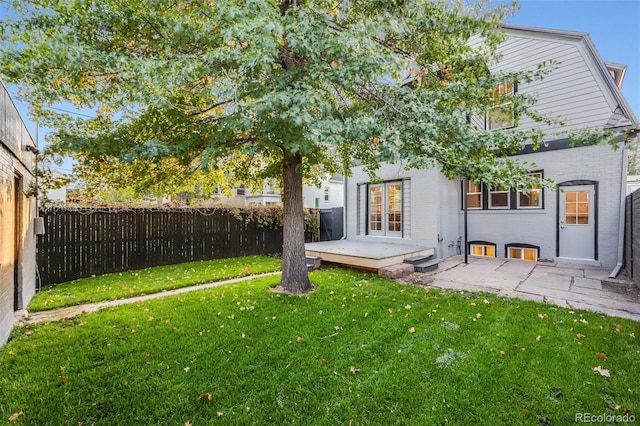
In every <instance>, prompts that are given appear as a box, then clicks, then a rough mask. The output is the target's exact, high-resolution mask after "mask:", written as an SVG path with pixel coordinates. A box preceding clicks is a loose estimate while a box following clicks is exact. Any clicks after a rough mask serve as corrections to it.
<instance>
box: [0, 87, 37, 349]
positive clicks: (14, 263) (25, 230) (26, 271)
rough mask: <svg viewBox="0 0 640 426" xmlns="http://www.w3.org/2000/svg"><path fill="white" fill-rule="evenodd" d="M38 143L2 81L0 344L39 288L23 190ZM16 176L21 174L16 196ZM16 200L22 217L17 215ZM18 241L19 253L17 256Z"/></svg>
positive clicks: (31, 201) (31, 211) (30, 212)
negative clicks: (17, 315) (15, 302)
mask: <svg viewBox="0 0 640 426" xmlns="http://www.w3.org/2000/svg"><path fill="white" fill-rule="evenodd" d="M28 145H31V146H35V145H34V143H33V140H32V138H31V136H30V135H29V132H28V131H27V129H26V127H25V126H24V123H23V121H22V119H21V118H20V115H19V114H18V112H17V110H16V109H15V107H14V105H13V102H12V101H11V99H10V98H9V95H8V93H7V91H6V88H5V87H4V85H3V84H2V83H1V82H0V345H3V344H4V343H5V342H6V341H7V339H8V337H9V333H10V332H11V328H12V327H13V324H14V311H15V310H18V309H24V308H25V307H26V306H27V304H28V303H29V301H30V300H31V298H32V297H33V295H34V294H35V289H36V276H35V271H36V237H35V234H34V229H33V226H34V225H33V222H34V221H33V218H34V217H35V216H36V214H37V206H36V200H35V198H33V197H31V198H29V197H27V196H26V195H25V194H24V191H25V190H27V189H28V188H29V187H30V185H32V184H33V183H34V180H35V177H34V174H33V170H34V168H35V158H34V157H35V155H34V154H33V153H31V152H28V151H26V149H25V148H26V146H28ZM16 176H20V177H21V186H22V188H18V193H19V195H18V196H17V197H16V186H15V184H16V181H15V178H16ZM16 201H17V202H18V206H17V207H18V209H19V211H20V215H19V216H20V218H19V219H20V220H19V223H16V222H17V221H18V218H17V217H16V214H15V212H16ZM16 242H17V245H18V257H17V258H16ZM15 271H17V278H18V283H17V293H18V304H17V306H16V305H15V304H14V293H15V290H16V287H15V285H14V272H15Z"/></svg>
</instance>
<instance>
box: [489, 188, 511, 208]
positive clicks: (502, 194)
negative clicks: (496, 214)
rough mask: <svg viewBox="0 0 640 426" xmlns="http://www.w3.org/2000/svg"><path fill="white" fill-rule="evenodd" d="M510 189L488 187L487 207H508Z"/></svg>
mask: <svg viewBox="0 0 640 426" xmlns="http://www.w3.org/2000/svg"><path fill="white" fill-rule="evenodd" d="M510 194H511V191H509V190H508V189H507V190H506V191H504V190H502V189H499V188H491V189H489V208H490V209H508V208H509V199H510V198H511V197H510Z"/></svg>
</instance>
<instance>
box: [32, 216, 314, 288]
mask: <svg viewBox="0 0 640 426" xmlns="http://www.w3.org/2000/svg"><path fill="white" fill-rule="evenodd" d="M235 211H237V209H235ZM40 216H42V217H43V218H44V224H45V233H44V235H40V236H39V237H38V254H37V262H38V269H39V272H40V279H41V285H51V284H55V283H59V282H64V281H69V280H74V279H78V278H83V277H88V276H92V275H102V274H108V273H112V272H121V271H126V270H129V269H140V268H147V267H151V266H159V265H169V264H173V263H182V262H190V261H197V260H209V259H221V258H230V257H237V256H245V255H248V254H273V253H278V252H280V251H281V250H282V228H281V227H280V228H278V229H270V228H262V227H260V226H258V225H257V224H256V223H250V222H249V221H248V220H247V215H246V214H245V213H244V212H242V213H241V214H240V217H238V215H237V213H236V214H235V215H234V213H232V211H231V210H229V209H220V208H218V209H179V210H175V209H174V210H163V209H128V210H109V211H105V210H95V209H89V208H87V209H81V208H73V209H57V208H56V209H46V210H43V211H41V212H40ZM317 232H318V230H317V229H313V230H307V232H305V238H306V240H307V242H310V241H317V240H318V234H317Z"/></svg>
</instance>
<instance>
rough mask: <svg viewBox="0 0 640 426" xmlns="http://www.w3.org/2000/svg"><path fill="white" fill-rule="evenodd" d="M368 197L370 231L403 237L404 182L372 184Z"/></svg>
mask: <svg viewBox="0 0 640 426" xmlns="http://www.w3.org/2000/svg"><path fill="white" fill-rule="evenodd" d="M368 198H369V202H368V209H367V214H368V220H367V227H368V233H369V234H370V235H386V236H393V237H402V182H386V183H380V184H370V185H369V194H368Z"/></svg>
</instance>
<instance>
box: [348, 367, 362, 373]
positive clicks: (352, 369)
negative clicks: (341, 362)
mask: <svg viewBox="0 0 640 426" xmlns="http://www.w3.org/2000/svg"><path fill="white" fill-rule="evenodd" d="M349 371H350V372H351V374H356V373H358V372H360V369H359V368H356V367H354V366H353V365H352V366H351V367H349Z"/></svg>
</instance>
